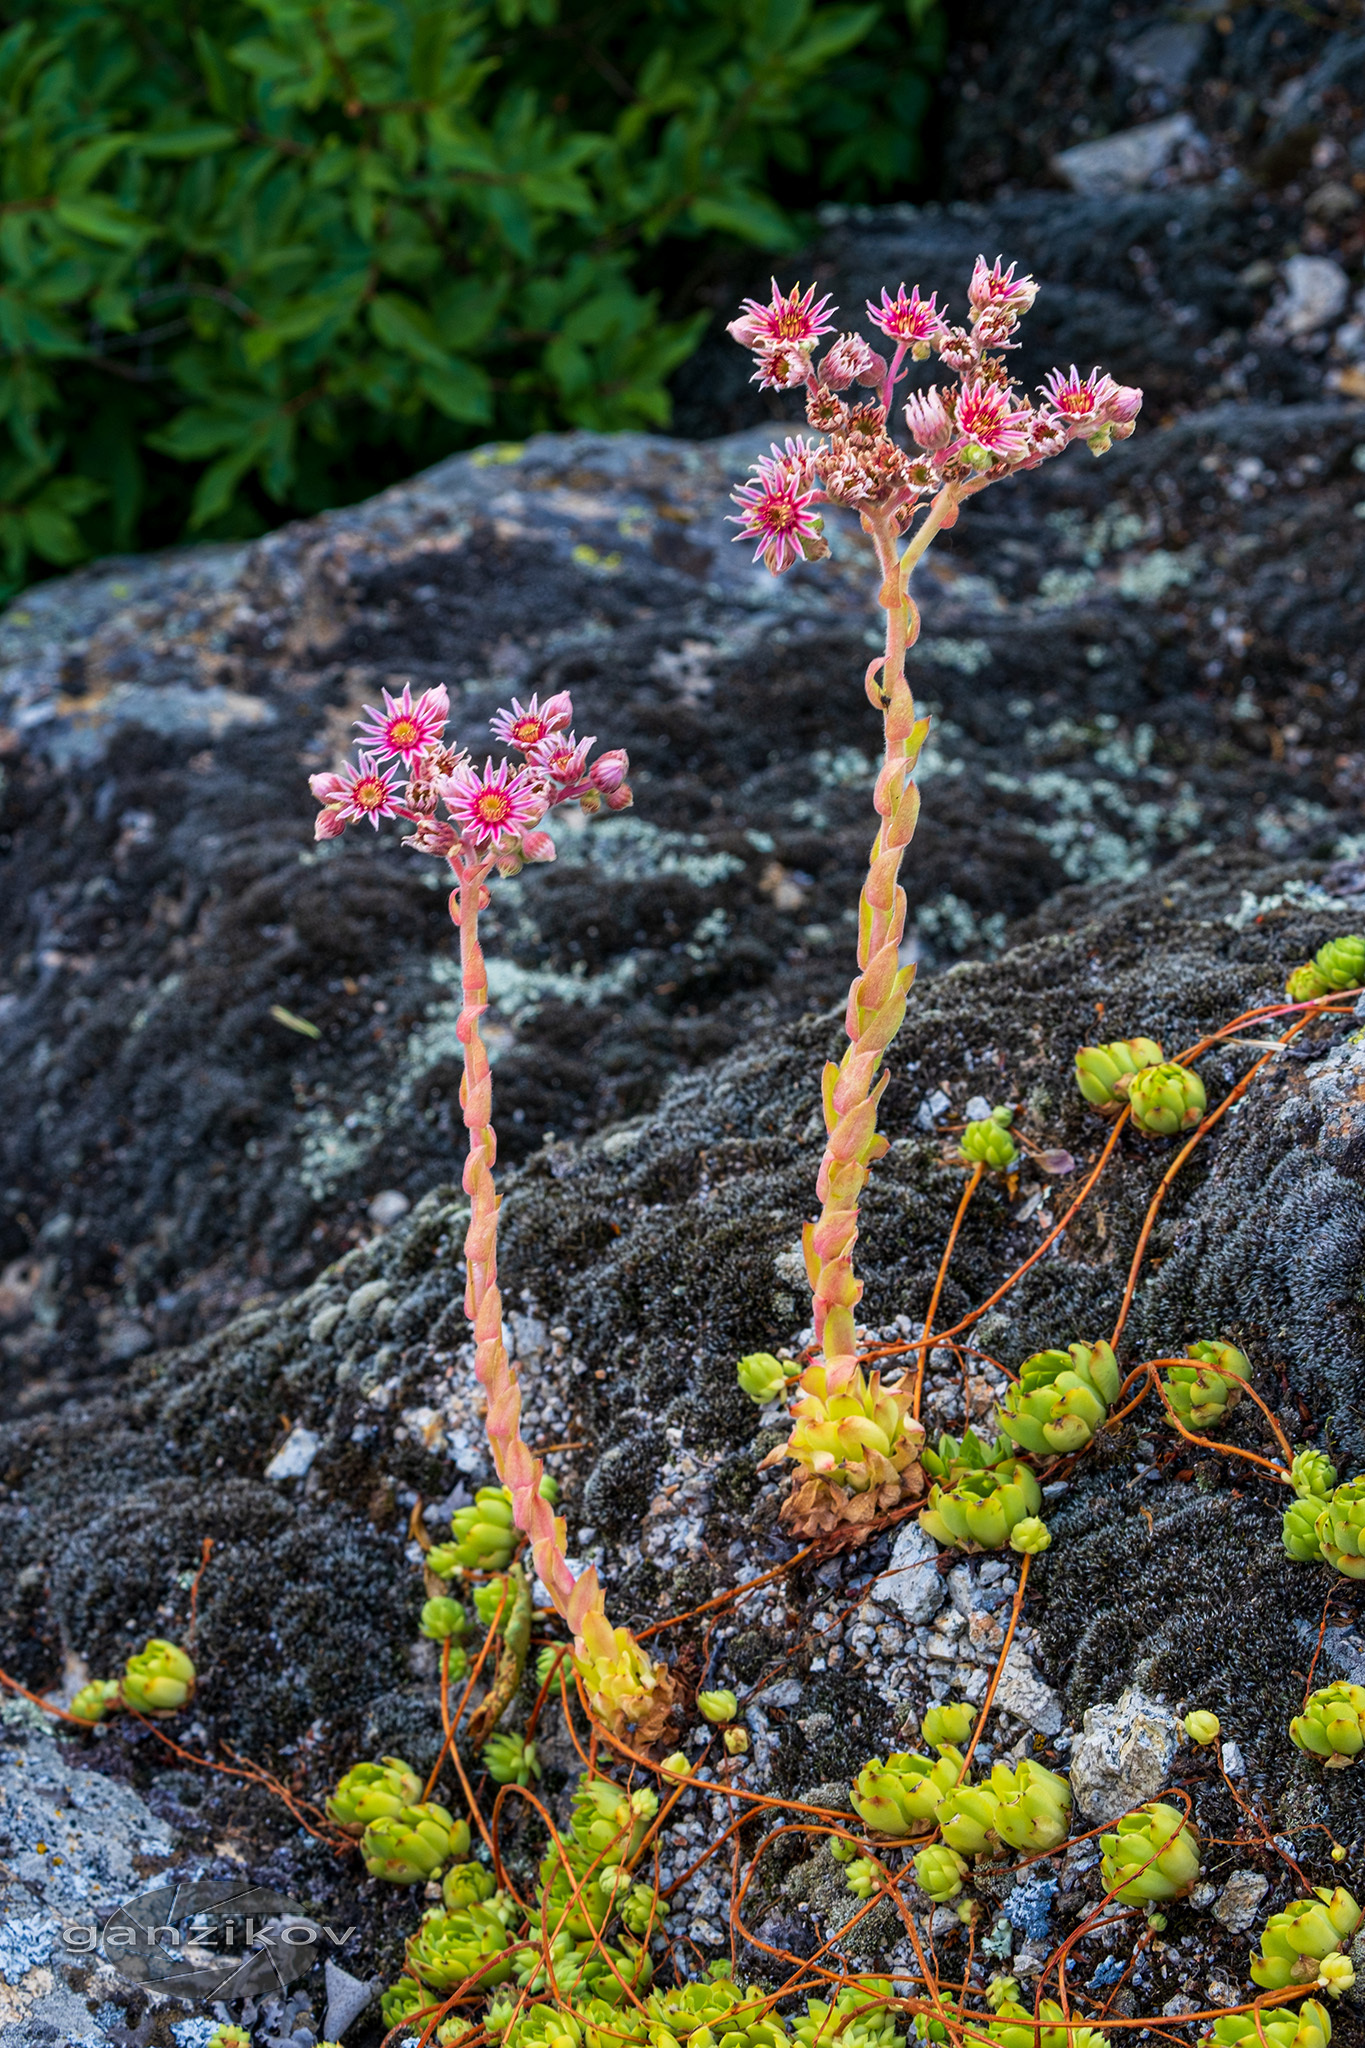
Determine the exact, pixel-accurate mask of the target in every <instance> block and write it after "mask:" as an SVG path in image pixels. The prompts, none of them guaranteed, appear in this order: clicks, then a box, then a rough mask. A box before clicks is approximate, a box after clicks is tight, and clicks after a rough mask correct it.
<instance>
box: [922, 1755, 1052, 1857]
mask: <svg viewBox="0 0 1365 2048" xmlns="http://www.w3.org/2000/svg"><path fill="white" fill-rule="evenodd" d="M1070 1815H1071V1787H1070V1785H1069V1784H1068V1783H1067V1781H1066V1779H1065V1778H1063V1777H1059V1776H1058V1774H1057V1772H1056V1771H1049V1770H1047V1769H1046V1768H1045V1767H1044V1766H1043V1765H1042V1764H1036V1763H1033V1762H1032V1761H1031V1760H1030V1759H1029V1758H1027V1757H1025V1758H1023V1759H1022V1760H1021V1761H1020V1762H1019V1763H1017V1764H1003V1763H998V1764H994V1765H993V1766H992V1768H991V1772H990V1776H989V1777H987V1778H983V1779H982V1780H981V1782H980V1783H979V1784H976V1785H968V1784H965V1783H964V1784H962V1785H959V1786H958V1787H957V1788H956V1790H955V1791H953V1792H950V1793H949V1794H948V1796H947V1797H946V1798H945V1799H944V1800H943V1802H942V1804H941V1805H940V1807H939V1809H938V1824H939V1828H940V1831H941V1833H942V1835H943V1839H944V1841H945V1842H946V1843H947V1844H948V1846H949V1848H950V1849H956V1850H958V1852H959V1853H960V1854H961V1855H964V1856H982V1855H986V1854H987V1853H989V1852H990V1851H991V1850H993V1849H994V1848H996V1847H997V1846H1000V1845H1003V1846H1005V1847H1007V1848H1011V1849H1017V1850H1019V1851H1020V1852H1021V1853H1022V1854H1028V1855H1040V1854H1042V1853H1044V1852H1045V1851H1046V1850H1048V1849H1054V1848H1055V1847H1056V1846H1057V1844H1058V1842H1064V1841H1065V1840H1066V1837H1067V1834H1068V1832H1069V1830H1070V1824H1071V1823H1070Z"/></svg>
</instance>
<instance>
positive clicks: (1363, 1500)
mask: <svg viewBox="0 0 1365 2048" xmlns="http://www.w3.org/2000/svg"><path fill="white" fill-rule="evenodd" d="M1317 1531H1318V1542H1319V1543H1320V1544H1321V1545H1322V1555H1323V1559H1324V1561H1325V1562H1326V1563H1327V1564H1330V1565H1331V1567H1332V1569H1333V1570H1334V1571H1338V1572H1340V1573H1341V1574H1342V1576H1343V1577H1344V1578H1348V1579H1365V1476H1362V1477H1361V1478H1359V1479H1348V1480H1347V1482H1346V1484H1345V1485H1344V1486H1337V1487H1334V1488H1333V1490H1332V1493H1331V1495H1330V1497H1329V1499H1328V1501H1327V1504H1326V1506H1325V1507H1324V1508H1323V1509H1322V1511H1321V1513H1320V1514H1319V1516H1318V1521H1317Z"/></svg>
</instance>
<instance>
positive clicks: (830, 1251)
mask: <svg viewBox="0 0 1365 2048" xmlns="http://www.w3.org/2000/svg"><path fill="white" fill-rule="evenodd" d="M1037 293H1038V287H1037V285H1036V284H1035V283H1034V281H1033V279H1032V278H1030V277H1018V276H1016V274H1015V266H1014V265H1013V264H1011V265H1010V266H1009V267H1008V268H1006V267H1005V266H1004V265H1003V264H1002V263H1001V262H1000V261H997V262H996V263H995V264H994V265H988V264H987V263H986V261H985V259H984V257H983V258H981V259H980V260H978V262H977V265H976V268H975V270H974V272H973V274H972V279H971V283H970V285H969V287H968V292H967V298H968V309H969V310H968V320H967V324H966V325H965V326H956V325H953V324H951V323H950V321H949V320H948V317H947V313H946V311H945V310H944V309H942V308H940V307H939V306H938V304H937V300H936V297H935V296H931V297H929V298H928V299H923V298H921V296H920V293H919V289H918V287H916V288H915V290H914V291H913V292H911V293H910V294H909V296H907V295H906V291H905V287H904V285H902V286H900V288H899V289H898V291H897V293H896V295H895V297H894V298H893V297H892V296H891V294H890V293H889V292H887V291H883V292H882V295H881V302H880V304H876V303H874V302H873V301H871V300H869V301H868V306H867V311H868V316H869V318H870V319H871V321H872V323H873V325H874V326H875V327H876V328H877V329H878V330H879V332H880V333H881V334H882V335H883V336H885V338H886V341H887V342H888V343H889V344H890V350H889V355H888V356H882V355H880V354H879V353H878V352H877V351H876V350H875V349H873V348H871V347H870V346H869V344H868V343H867V342H866V341H865V340H864V339H863V337H862V336H861V335H859V334H855V333H847V334H840V335H838V337H837V338H836V339H834V340H833V341H832V342H830V343H828V345H824V346H823V353H822V354H821V355H820V360H819V361H818V362H817V361H816V356H817V353H818V352H819V351H820V349H821V347H822V345H823V344H825V338H826V337H827V336H831V335H833V334H834V323H833V321H832V318H831V317H830V315H831V312H832V310H833V309H832V308H831V307H830V303H829V300H828V298H822V299H820V300H818V301H817V298H816V292H815V288H814V286H812V287H811V288H810V290H808V291H806V292H804V293H803V292H802V291H801V289H800V287H799V286H794V287H793V288H792V290H791V291H790V292H788V293H786V294H784V293H782V292H781V291H779V290H778V287H777V285H776V283H774V285H773V289H772V297H771V300H770V301H769V302H768V304H766V305H764V304H762V303H760V302H759V301H758V300H756V299H749V300H746V302H745V304H744V307H743V310H742V312H741V314H740V317H739V318H738V319H737V320H734V321H732V322H731V325H730V333H731V335H732V336H733V337H734V339H735V340H736V341H737V342H739V343H740V344H741V346H743V347H744V348H747V349H749V350H751V351H752V353H753V356H754V362H755V371H754V381H755V382H756V383H757V384H758V385H759V386H760V388H762V389H764V390H774V391H782V390H804V392H805V398H806V417H807V419H808V421H809V422H810V425H811V426H812V427H813V428H814V429H815V430H816V432H817V434H818V435H820V436H821V438H820V439H818V440H814V441H811V440H807V439H805V438H804V437H800V436H798V437H796V438H790V437H789V438H788V440H787V441H786V443H785V445H784V446H783V447H778V446H777V445H776V444H774V446H773V451H772V455H771V456H770V457H764V458H763V459H762V460H760V461H759V462H758V463H757V464H756V465H755V469H754V474H753V476H752V478H751V480H750V481H749V482H748V483H747V484H745V485H744V486H742V487H741V488H740V489H739V490H738V491H736V493H735V500H736V503H737V504H738V505H739V507H740V511H739V515H738V519H737V522H736V523H737V524H738V526H739V535H738V538H739V539H741V540H752V541H754V542H755V543H756V551H755V559H756V560H759V559H761V560H762V561H763V562H765V563H766V565H767V567H768V568H769V569H770V570H771V571H772V572H773V573H774V574H775V575H778V574H781V573H782V572H783V571H784V570H787V569H790V568H791V567H792V565H793V564H794V563H797V562H799V561H802V560H806V561H819V560H820V559H822V558H823V557H824V556H826V555H828V554H829V544H828V542H827V541H826V540H825V538H824V533H823V525H822V517H821V513H820V511H819V509H818V508H819V507H820V506H821V505H824V504H828V505H837V506H843V507H846V508H848V509H849V510H851V511H853V512H855V513H857V514H858V516H859V518H860V521H861V524H862V528H863V531H864V533H865V534H866V535H867V536H868V538H869V539H870V541H871V543H872V546H873V549H874V550H875V554H876V563H877V570H876V573H877V582H878V590H877V601H878V603H879V605H880V606H881V608H882V610H883V611H884V613H885V615H886V635H885V646H884V651H883V652H882V653H881V654H880V655H878V656H877V657H876V659H875V660H873V661H872V662H870V663H869V664H868V668H867V672H866V674H865V676H864V688H865V690H866V693H867V696H868V699H869V701H870V702H871V703H872V705H873V706H874V708H875V709H876V710H877V711H879V712H880V713H881V715H882V720H883V727H884V741H885V745H884V754H883V761H882V767H881V771H880V773H879V774H878V777H877V783H876V789H875V792H874V796H873V803H874V805H875V808H876V811H877V814H878V818H879V820H880V823H879V826H878V831H877V836H876V839H875V841H874V844H873V848H872V854H871V859H870V864H869V872H868V878H867V881H866V883H865V885H864V887H863V891H862V896H861V901H860V906H859V921H858V968H859V972H858V975H857V977H856V978H855V980H854V981H853V984H852V986H851V988H850V990H849V998H848V1009H847V1015H846V1018H845V1029H846V1031H847V1034H848V1039H849V1045H848V1050H847V1052H846V1053H845V1054H844V1057H843V1059H842V1060H841V1061H840V1062H839V1064H838V1065H837V1066H836V1065H834V1064H833V1063H831V1064H830V1065H829V1066H828V1067H827V1068H826V1070H825V1076H824V1088H823V1098H824V1116H825V1130H826V1133H827V1139H826V1145H825V1153H824V1158H823V1161H822V1163H821V1167H820V1174H819V1179H818V1181H817V1184H816V1192H817V1194H818V1196H819V1199H820V1202H821V1204H822V1207H821V1212H820V1216H819V1218H818V1220H817V1221H816V1222H814V1223H811V1224H808V1225H807V1226H806V1230H805V1233H804V1242H805V1255H806V1272H807V1276H808V1278H809V1281H810V1286H811V1293H812V1298H813V1304H814V1325H815V1339H816V1343H817V1345H818V1346H819V1347H820V1351H821V1354H822V1356H821V1361H820V1364H819V1365H818V1366H812V1367H810V1368H808V1370H807V1373H806V1374H805V1375H803V1386H805V1385H809V1386H810V1388H811V1390H812V1391H818V1394H819V1398H820V1399H821V1400H828V1399H830V1398H832V1397H834V1396H836V1395H837V1394H839V1393H840V1392H841V1391H842V1390H843V1389H844V1388H846V1387H847V1386H849V1385H850V1384H852V1383H854V1382H856V1381H857V1380H858V1378H859V1375H860V1367H859V1363H858V1347H857V1331H856V1310H857V1305H858V1302H859V1300H860V1298H861V1294H862V1286H861V1283H860V1282H859V1281H858V1279H857V1278H856V1277H855V1274H854V1270H853V1250H854V1244H855V1242H856V1239H857V1235H858V1205H859V1202H860V1200H861V1197H862V1192H863V1189H864V1187H865V1186H866V1184H867V1180H868V1177H869V1175H870V1173H871V1169H872V1166H873V1163H874V1162H875V1161H876V1160H877V1159H879V1158H881V1156H882V1155H883V1153H884V1152H885V1151H886V1149H887V1141H886V1139H885V1138H884V1137H882V1136H881V1135H880V1134H879V1133H878V1131H877V1108H878V1103H879V1101H880V1098H881V1095H882V1093H883V1090H884V1089H885V1087H886V1081H887V1074H886V1073H885V1072H880V1077H879V1070H880V1069H881V1068H882V1063H883V1061H884V1059H885V1057H886V1053H887V1049H888V1047H889V1046H890V1045H891V1043H892V1041H893V1039H894V1038H895V1036H896V1033H897V1032H898V1031H899V1029H900V1026H901V1022H902V1019H903V1018H904V1015H905V1006H906V1001H907V998H908V996H909V991H910V984H911V982H912V980H913V979H914V972H915V970H914V967H913V965H910V966H902V965H901V962H900V957H899V955H900V947H901V942H902V939H903V937H904V932H905V914H906V899H905V892H904V890H903V889H901V888H900V886H899V883H898V879H897V878H898V875H899V872H900V865H901V860H902V858H903V856H904V853H905V849H906V847H907V846H908V845H909V843H910V840H911V838H912V836H913V834H914V830H915V824H916V820H917V818H918V814H919V790H918V788H917V787H916V784H915V780H914V776H915V769H916V765H917V763H918V760H919V756H920V752H921V749H922V748H923V745H924V742H925V739H926V738H927V736H928V732H929V721H928V719H927V718H923V717H921V716H920V715H919V713H918V711H917V709H916V705H915V700H914V697H913V695H912V693H911V690H910V686H909V683H908V682H907V680H906V673H905V657H906V650H907V648H908V647H910V646H911V645H912V644H913V642H914V641H915V639H916V638H917V637H918V633H919V613H918V610H917V608H916V606H915V604H914V601H913V599H912V598H911V595H910V576H911V572H912V571H913V569H914V567H915V565H916V563H917V562H918V561H919V560H920V558H921V557H922V556H923V554H924V552H925V550H926V549H927V548H928V546H929V544H930V542H931V541H932V540H933V539H934V537H935V535H936V534H938V533H940V532H943V531H946V530H947V529H948V528H949V527H951V526H953V525H955V524H956V521H957V518H958V514H959V511H960V509H961V507H962V505H963V503H964V501H965V500H966V499H968V498H970V497H972V496H974V495H975V494H976V493H977V492H978V491H981V490H984V489H985V488H986V486H987V485H988V484H992V483H995V482H997V481H999V480H1000V479H1002V478H1004V477H1007V476H1010V475H1013V474H1015V473H1016V472H1018V471H1020V470H1025V469H1034V468H1036V467H1037V466H1038V464H1039V463H1041V462H1044V461H1046V460H1047V459H1048V458H1049V457H1051V456H1054V455H1059V454H1061V453H1062V451H1063V450H1064V449H1065V448H1066V447H1067V446H1068V445H1069V443H1070V442H1072V441H1074V440H1077V439H1081V440H1084V441H1086V442H1087V444H1088V445H1089V447H1090V448H1091V450H1092V451H1093V453H1095V454H1096V455H1100V454H1103V453H1104V451H1105V450H1106V449H1107V448H1108V447H1109V446H1110V445H1111V444H1112V442H1113V441H1114V440H1115V439H1116V438H1118V439H1123V438H1126V437H1127V436H1128V435H1129V434H1131V433H1132V432H1133V427H1134V422H1135V420H1136V417H1137V414H1138V411H1139V409H1140V407H1141V404H1142V393H1141V392H1140V391H1138V390H1135V389H1130V388H1126V387H1124V386H1121V385H1118V384H1116V383H1115V382H1114V380H1113V379H1112V378H1111V377H1108V376H1105V375H1102V374H1101V372H1100V371H1099V370H1094V371H1092V372H1091V374H1090V375H1089V376H1086V377H1082V376H1080V375H1079V374H1078V373H1077V372H1076V370H1075V368H1074V367H1073V369H1072V370H1071V372H1070V373H1069V374H1066V373H1063V372H1062V371H1061V370H1054V371H1053V372H1052V374H1051V375H1050V376H1049V378H1048V380H1047V383H1046V386H1045V387H1044V398H1043V403H1042V404H1041V405H1040V406H1035V405H1034V404H1033V403H1032V402H1031V401H1030V400H1029V399H1028V398H1027V397H1026V396H1025V394H1024V393H1023V392H1022V391H1020V390H1019V389H1018V387H1017V385H1016V384H1015V382H1014V380H1013V378H1012V377H1011V375H1010V370H1009V361H1008V351H1009V350H1011V349H1012V348H1013V347H1014V346H1015V342H1014V334H1015V330H1016V328H1017V326H1018V324H1019V321H1020V319H1021V318H1022V316H1023V315H1024V314H1025V313H1027V311H1028V309H1029V307H1030V306H1031V305H1032V304H1033V301H1034V299H1035V298H1036V297H1037ZM932 355H936V356H937V357H938V359H939V362H940V363H941V364H942V366H943V369H944V371H945V372H946V373H947V376H948V382H947V383H946V384H944V385H943V386H941V387H940V386H939V385H932V386H930V387H929V388H928V389H927V390H921V391H917V392H915V393H913V394H912V395H911V396H910V397H909V399H908V400H907V401H906V402H905V405H904V408H903V416H904V419H905V422H906V425H907V426H908V428H909V430H910V436H911V439H912V441H913V443H914V444H915V445H914V446H913V447H911V448H909V449H906V448H902V447H901V446H900V445H899V444H898V443H897V442H896V440H895V439H894V438H893V436H892V433H891V431H890V425H891V413H892V406H893V401H894V399H895V395H896V387H897V385H898V384H899V383H900V382H901V380H902V378H903V377H904V376H905V375H906V373H907V369H908V365H909V364H910V363H911V362H926V361H927V360H928V359H929V358H930V356H932ZM855 386H856V387H858V388H857V389H856V390H855V388H854V387H855ZM816 1372H819V1373H820V1375H821V1378H820V1383H819V1387H818V1390H817V1389H815V1387H814V1382H813V1380H812V1375H813V1374H814V1373H816ZM906 1470H907V1468H906V1467H901V1468H899V1473H898V1477H899V1479H900V1482H901V1486H902V1488H903V1490H904V1491H905V1492H906V1493H908V1494H909V1495H910V1497H912V1498H913V1493H914V1488H913V1487H912V1486H911V1485H910V1484H909V1483H908V1481H907V1480H906V1478H905V1473H906ZM885 1483H886V1485H887V1486H889V1485H890V1483H891V1482H889V1481H888V1482H885ZM798 1484H799V1485H801V1486H804V1487H805V1488H806V1490H807V1491H809V1481H801V1480H799V1481H798ZM863 1491H864V1492H865V1489H864V1490H863ZM822 1505H823V1507H824V1509H825V1510H826V1511H830V1510H838V1509H839V1508H843V1507H847V1508H848V1509H849V1510H851V1511H856V1512H855V1513H854V1519H855V1520H856V1519H859V1518H860V1517H862V1516H864V1515H865V1510H864V1508H863V1507H862V1505H861V1500H860V1497H852V1498H851V1497H849V1496H848V1495H845V1497H844V1499H843V1500H842V1501H840V1500H836V1499H834V1498H833V1497H830V1498H827V1499H826V1500H825V1501H824V1502H823V1504H822Z"/></svg>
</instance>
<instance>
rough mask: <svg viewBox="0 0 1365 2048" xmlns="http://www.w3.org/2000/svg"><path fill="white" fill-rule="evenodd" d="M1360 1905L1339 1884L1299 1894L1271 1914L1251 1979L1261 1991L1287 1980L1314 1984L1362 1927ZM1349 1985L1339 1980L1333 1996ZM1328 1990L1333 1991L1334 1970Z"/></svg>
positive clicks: (1281, 1985)
mask: <svg viewBox="0 0 1365 2048" xmlns="http://www.w3.org/2000/svg"><path fill="white" fill-rule="evenodd" d="M1362 1918H1365V1915H1362V1913H1361V1910H1360V1908H1359V1906H1358V1905H1357V1904H1356V1902H1355V1900H1354V1899H1353V1898H1352V1897H1351V1894H1350V1893H1349V1892H1348V1891H1346V1890H1345V1889H1344V1888H1343V1887H1342V1886H1341V1885H1338V1886H1337V1887H1336V1889H1335V1890H1334V1891H1329V1890H1328V1889H1327V1888H1326V1887H1325V1886H1321V1885H1320V1886H1317V1887H1315V1889H1314V1892H1313V1896H1312V1897H1311V1898H1308V1899H1296V1900H1295V1901H1294V1903H1293V1905H1291V1906H1286V1907H1285V1909H1284V1911H1283V1912H1282V1913H1272V1914H1271V1916H1270V1918H1269V1919H1268V1920H1267V1921H1266V1924H1265V1926H1264V1928H1263V1929H1262V1930H1261V1953H1260V1955H1259V1956H1253V1957H1252V1958H1251V1975H1252V1981H1253V1982H1254V1983H1256V1984H1259V1985H1260V1987H1261V1989H1262V1991H1283V1990H1284V1989H1285V1987H1286V1986H1287V1985H1289V1984H1316V1983H1317V1982H1318V1981H1319V1979H1320V1976H1321V1965H1322V1964H1323V1962H1324V1961H1325V1960H1326V1958H1327V1957H1328V1956H1331V1955H1336V1954H1338V1953H1339V1952H1340V1950H1341V1949H1342V1947H1343V1946H1344V1944H1345V1943H1346V1942H1348V1941H1349V1940H1350V1939H1351V1936H1352V1935H1353V1934H1354V1933H1355V1931H1356V1929H1357V1928H1358V1927H1359V1925H1360V1923H1361V1920H1362ZM1349 1988H1350V1987H1349V1986H1348V1985H1345V1984H1342V1985H1340V1989H1336V1990H1335V1992H1334V1995H1336V1996H1338V1997H1339V1996H1340V1993H1341V1990H1347V1989H1349ZM1327 1989H1328V1990H1329V1991H1333V1990H1334V1986H1333V1984H1332V1981H1331V1973H1329V1980H1328V1985H1327Z"/></svg>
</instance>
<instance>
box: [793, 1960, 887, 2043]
mask: <svg viewBox="0 0 1365 2048" xmlns="http://www.w3.org/2000/svg"><path fill="white" fill-rule="evenodd" d="M895 1995H896V1993H895V1986H894V1985H893V1984H892V1982H891V1979H890V1978H889V1977H858V1978H855V1979H854V1981H853V1983H851V1984H843V1985H841V1986H840V1988H839V1990H838V1991H837V1992H836V1993H835V1995H834V1998H833V2001H832V2002H831V2001H827V2000H825V1999H823V1998H808V1999H807V2001H806V2009H805V2011H804V2012H803V2013H801V2014H799V2015H798V2016H797V2018H796V2019H794V2020H793V2021H792V2039H793V2040H794V2041H797V2042H799V2043H800V2048H831V2044H832V2043H834V2042H837V2043H839V2048H904V2044H905V2036H904V2035H903V2034H900V2033H898V2032H897V2030H896V2019H897V2014H896V2011H895V2008H894V2006H893V2005H892V2004H891V2000H892V1999H893V1998H894V1997H895Z"/></svg>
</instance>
